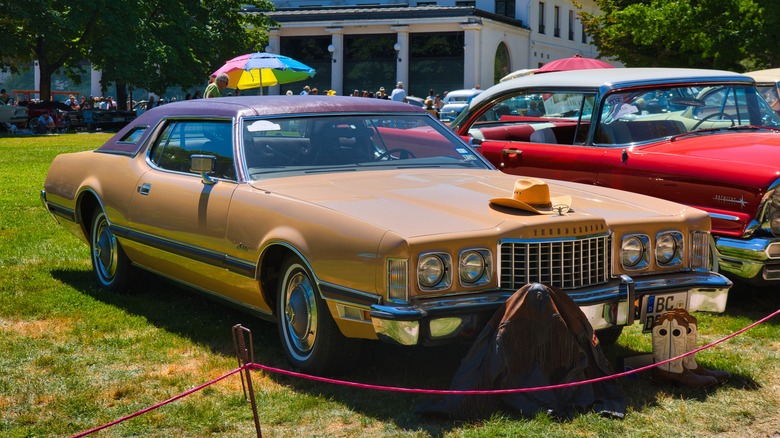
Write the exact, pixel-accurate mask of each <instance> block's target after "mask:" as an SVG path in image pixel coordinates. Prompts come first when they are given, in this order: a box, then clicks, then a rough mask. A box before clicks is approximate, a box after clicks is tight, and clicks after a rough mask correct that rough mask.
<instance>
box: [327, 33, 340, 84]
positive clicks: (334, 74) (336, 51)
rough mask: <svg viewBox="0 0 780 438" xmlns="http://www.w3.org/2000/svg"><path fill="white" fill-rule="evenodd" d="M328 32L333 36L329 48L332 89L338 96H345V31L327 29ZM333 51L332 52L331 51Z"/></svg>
mask: <svg viewBox="0 0 780 438" xmlns="http://www.w3.org/2000/svg"><path fill="white" fill-rule="evenodd" d="M325 31H326V32H329V33H330V34H331V37H330V38H331V42H330V45H329V46H328V52H330V57H331V62H332V63H333V64H332V65H331V71H330V89H331V90H336V95H337V96H343V95H344V90H343V88H344V29H343V28H341V27H326V28H325ZM331 49H332V51H331Z"/></svg>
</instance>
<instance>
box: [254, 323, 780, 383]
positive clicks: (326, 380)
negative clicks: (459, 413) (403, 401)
mask: <svg viewBox="0 0 780 438" xmlns="http://www.w3.org/2000/svg"><path fill="white" fill-rule="evenodd" d="M778 314H780V309H778V310H776V311H775V312H774V313H772V314H771V315H769V316H766V317H764V318H762V319H760V320H758V321H756V322H754V323H753V324H750V325H749V326H747V327H745V328H743V329H741V330H738V331H736V332H734V333H732V334H730V335H728V336H726V337H724V338H722V339H719V340H717V341H715V342H711V343H709V344H707V345H704V346H702V347H699V348H697V349H695V350H691V351H689V352H687V353H684V354H681V355H679V356H676V357H673V358H670V359H666V360H663V361H660V362H656V363H653V364H650V365H646V366H643V367H641V368H636V369H633V370H630V371H624V372H622V373H615V374H610V375H609V376H603V377H597V378H594V379H588V380H580V381H577V382H569V383H560V384H557V385H548V386H540V387H533V388H512V389H491V390H466V391H458V390H440V389H413V388H401V387H397V386H381V385H370V384H365V383H356V382H349V381H345V380H337V379H330V378H327V377H319V376H312V375H308V374H302V373H297V372H295V371H288V370H283V369H280V368H272V367H269V366H265V365H260V364H255V363H249V364H247V366H249V367H251V368H254V369H260V370H264V371H269V372H273V373H277V374H284V375H288V376H293V377H299V378H302V379H308V380H314V381H317V382H324V383H331V384H336V385H344V386H351V387H354V388H362V389H373V390H377V391H393V392H404V393H414V394H435V395H453V394H457V395H491V394H514V393H520V392H535V391H548V390H551V389H560V388H569V387H572V386H578V385H586V384H590V383H596V382H601V381H604V380H610V379H617V378H620V377H625V376H629V375H631V374H636V373H641V372H642V371H647V370H649V369H651V368H655V367H657V366H660V365H663V364H666V363H669V362H672V361H675V360H678V359H682V358H683V357H686V356H690V355H692V354H696V353H698V352H699V351H702V350H705V349H707V348H711V347H714V346H715V345H718V344H720V343H722V342H725V341H727V340H729V339H731V338H733V337H735V336H737V335H739V334H742V333H744V332H746V331H748V330H750V329H752V328H753V327H755V326H757V325H759V324H761V323H763V322H765V321H767V320H769V319H771V318H773V317H775V316H777V315H778Z"/></svg>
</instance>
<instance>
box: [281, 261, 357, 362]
mask: <svg viewBox="0 0 780 438" xmlns="http://www.w3.org/2000/svg"><path fill="white" fill-rule="evenodd" d="M281 274H282V275H281V277H280V281H279V295H278V299H277V304H276V305H277V309H276V311H277V318H278V323H279V338H280V340H281V342H282V347H283V348H284V352H285V354H286V355H287V360H288V361H289V362H290V364H291V365H292V366H293V367H294V368H296V369H298V370H300V371H303V372H307V373H313V374H329V373H332V372H335V371H342V370H344V369H346V368H348V367H349V366H350V365H351V363H352V362H353V358H354V356H355V355H356V353H357V341H355V340H351V339H347V338H345V337H344V336H343V335H342V334H341V332H340V331H339V329H338V327H337V326H336V323H335V322H334V321H333V318H331V316H330V312H329V311H328V307H327V305H326V304H325V302H324V301H323V300H322V299H321V298H320V296H319V291H318V289H317V286H316V284H315V282H314V279H313V276H312V275H311V274H310V273H309V271H308V269H307V268H306V267H305V266H304V265H303V263H302V262H301V261H300V259H298V258H297V257H290V258H289V259H288V260H287V261H286V262H285V263H284V266H283V268H282V271H281Z"/></svg>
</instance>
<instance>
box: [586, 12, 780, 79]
mask: <svg viewBox="0 0 780 438" xmlns="http://www.w3.org/2000/svg"><path fill="white" fill-rule="evenodd" d="M594 2H595V3H596V5H597V6H598V8H599V9H600V12H598V13H588V12H584V11H582V8H581V6H580V5H578V6H579V7H580V18H581V19H582V22H583V25H584V26H585V30H586V32H587V33H588V35H590V37H591V39H592V41H593V44H594V45H595V46H596V47H597V48H598V50H599V52H600V54H601V55H602V56H605V57H613V58H616V59H618V60H619V61H620V62H622V63H623V64H625V65H626V66H629V67H695V68H715V69H723V70H733V71H745V70H746V69H755V68H758V67H764V66H767V65H770V64H772V63H773V62H774V61H775V60H776V59H777V48H776V45H775V41H776V39H775V38H768V36H769V35H771V36H773V37H776V36H777V33H778V32H780V30H778V29H777V24H780V23H778V21H780V18H777V14H778V12H780V6H778V5H776V4H774V3H776V0H691V1H678V0H594ZM767 11H769V12H772V14H768V13H767ZM772 22H774V23H772Z"/></svg>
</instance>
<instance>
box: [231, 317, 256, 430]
mask: <svg viewBox="0 0 780 438" xmlns="http://www.w3.org/2000/svg"><path fill="white" fill-rule="evenodd" d="M246 334H248V335H249V349H248V350H247V347H246V341H245V338H244V335H246ZM233 345H234V347H235V348H236V358H238V366H239V367H246V365H247V364H249V363H254V360H255V353H254V351H253V350H252V345H253V343H252V332H251V331H250V330H249V329H248V328H245V327H243V326H242V325H241V324H236V325H234V326H233ZM244 373H245V374H242V375H241V388H243V390H244V398H247V389H248V390H249V401H250V403H252V414H253V415H254V420H255V430H257V436H258V438H261V437H262V436H263V433H262V431H261V430H260V416H259V415H258V414H257V403H256V401H255V390H254V388H253V387H252V374H251V373H252V371H251V370H250V369H249V367H246V368H244ZM244 379H246V385H244Z"/></svg>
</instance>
